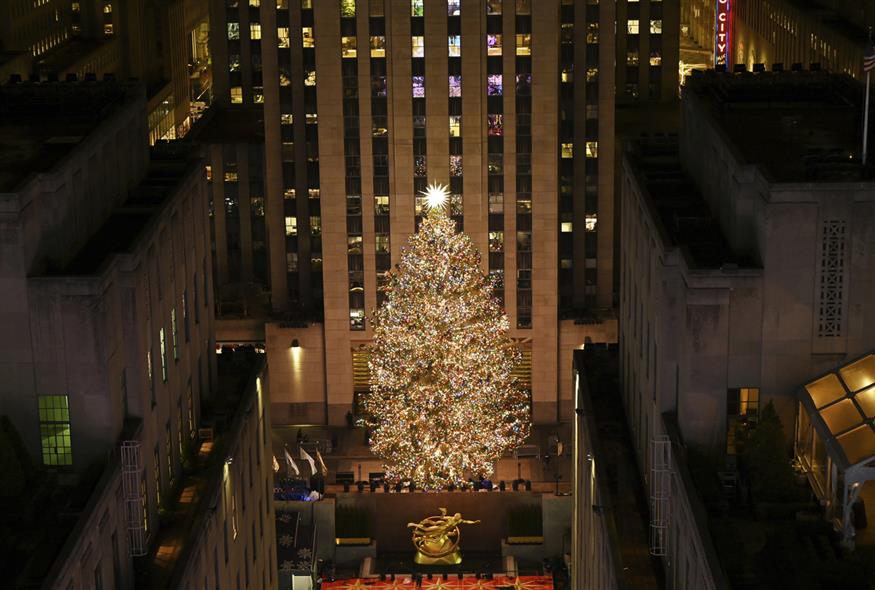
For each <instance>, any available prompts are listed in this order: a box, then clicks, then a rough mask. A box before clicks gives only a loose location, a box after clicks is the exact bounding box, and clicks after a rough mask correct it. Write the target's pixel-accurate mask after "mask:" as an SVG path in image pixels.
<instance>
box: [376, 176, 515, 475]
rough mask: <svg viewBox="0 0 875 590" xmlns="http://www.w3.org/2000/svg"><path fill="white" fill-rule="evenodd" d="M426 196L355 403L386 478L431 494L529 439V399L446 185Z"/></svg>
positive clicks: (380, 316) (481, 470) (504, 323)
mask: <svg viewBox="0 0 875 590" xmlns="http://www.w3.org/2000/svg"><path fill="white" fill-rule="evenodd" d="M426 196H427V197H428V207H429V213H428V216H427V217H426V218H425V219H424V220H423V222H422V225H421V226H420V229H419V232H418V233H417V234H415V235H413V236H411V238H410V241H409V244H408V248H407V249H406V250H405V251H404V252H403V254H402V256H401V261H400V263H399V265H398V268H397V269H396V270H395V271H394V272H393V273H392V276H391V278H390V280H389V289H388V297H387V300H386V301H385V302H384V304H383V305H382V307H380V309H378V310H377V311H376V312H375V314H374V317H373V329H374V341H373V344H372V346H371V356H370V363H369V365H370V371H371V392H370V393H369V394H368V395H367V396H366V397H365V399H364V407H365V411H366V413H367V415H368V416H369V421H370V426H371V428H372V435H371V441H372V442H371V448H372V450H373V451H374V453H376V454H377V455H378V456H379V457H381V458H382V460H383V463H384V468H385V471H386V476H387V478H389V479H390V480H392V481H412V482H415V483H416V485H417V486H419V487H423V488H426V489H436V488H440V487H443V486H446V485H449V484H459V483H461V482H463V481H466V480H467V478H469V477H477V476H488V475H490V474H491V473H492V471H493V468H494V463H495V461H496V460H498V458H499V457H501V455H502V454H503V453H505V452H507V451H509V450H512V449H514V448H516V447H517V446H519V445H520V444H522V442H523V441H524V440H525V438H526V437H527V436H528V433H529V403H528V397H527V394H526V392H525V391H523V390H522V389H521V388H520V387H518V386H517V385H516V383H515V382H514V378H513V376H512V371H513V368H514V366H515V365H516V363H517V362H518V361H519V351H518V350H517V348H516V347H515V346H514V345H513V343H512V342H511V340H510V338H509V337H508V335H507V334H508V329H509V325H508V320H507V316H506V315H505V314H504V312H503V311H502V310H501V307H500V305H499V303H498V301H496V299H495V298H494V297H493V296H492V290H493V285H492V283H491V281H490V280H489V279H487V277H486V276H484V275H483V273H482V271H481V270H480V253H479V251H478V250H477V248H476V247H475V246H474V244H473V243H472V242H471V240H470V238H469V237H468V236H467V235H465V234H463V233H456V225H455V222H454V221H453V220H452V219H450V218H449V217H448V216H447V214H446V212H445V209H444V207H445V202H446V197H447V194H446V189H445V188H444V187H439V186H432V187H429V191H428V193H427V195H426Z"/></svg>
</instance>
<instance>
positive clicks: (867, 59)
mask: <svg viewBox="0 0 875 590" xmlns="http://www.w3.org/2000/svg"><path fill="white" fill-rule="evenodd" d="M872 70H875V46H873V45H872V44H871V43H870V44H869V47H867V48H866V55H864V56H863V71H864V72H871V71H872Z"/></svg>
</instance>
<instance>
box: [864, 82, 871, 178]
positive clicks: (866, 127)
mask: <svg viewBox="0 0 875 590" xmlns="http://www.w3.org/2000/svg"><path fill="white" fill-rule="evenodd" d="M871 77H872V72H866V100H865V101H864V105H863V166H865V165H866V156H867V155H868V147H869V80H870V78H871Z"/></svg>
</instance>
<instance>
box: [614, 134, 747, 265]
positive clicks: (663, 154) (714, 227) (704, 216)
mask: <svg viewBox="0 0 875 590" xmlns="http://www.w3.org/2000/svg"><path fill="white" fill-rule="evenodd" d="M627 158H628V159H629V161H630V163H631V164H632V166H634V168H635V169H636V170H637V172H638V174H639V175H640V178H641V181H642V187H641V188H642V190H643V191H645V192H646V194H647V196H648V197H649V201H650V205H651V210H652V212H653V213H654V215H655V216H656V221H657V223H658V224H659V225H660V226H661V233H662V235H663V239H664V240H665V242H666V245H667V246H672V247H676V248H680V249H682V250H683V251H684V253H685V255H686V258H687V260H688V263H689V265H690V267H691V268H705V269H708V268H713V269H716V268H721V267H727V266H731V265H734V266H735V267H751V266H752V264H751V263H750V261H749V260H747V259H746V258H744V257H741V256H737V255H736V254H734V253H733V252H732V249H731V248H730V247H729V241H728V240H727V239H726V237H725V236H724V234H723V231H722V230H721V229H720V224H719V223H718V221H717V220H716V219H715V218H714V217H713V216H712V215H711V211H710V209H709V208H708V205H707V203H706V202H705V200H704V199H703V198H702V195H701V194H700V193H699V190H698V188H696V185H695V184H693V181H692V180H691V179H690V178H689V176H687V174H686V173H685V172H684V170H683V168H682V167H681V164H680V158H679V155H678V144H677V138H675V137H672V136H662V137H660V138H649V139H648V138H642V139H641V140H639V141H637V142H635V143H634V144H633V151H631V152H630V153H629V154H627Z"/></svg>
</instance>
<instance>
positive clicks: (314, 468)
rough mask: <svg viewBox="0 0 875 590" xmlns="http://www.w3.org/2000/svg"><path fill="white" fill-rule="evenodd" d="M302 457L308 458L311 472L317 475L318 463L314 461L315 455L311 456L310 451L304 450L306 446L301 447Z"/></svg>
mask: <svg viewBox="0 0 875 590" xmlns="http://www.w3.org/2000/svg"><path fill="white" fill-rule="evenodd" d="M301 459H306V460H307V463H309V464H310V473H311V474H312V475H316V463H315V462H314V461H313V457H311V456H310V453H308V452H307V451H305V450H304V447H301Z"/></svg>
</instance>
